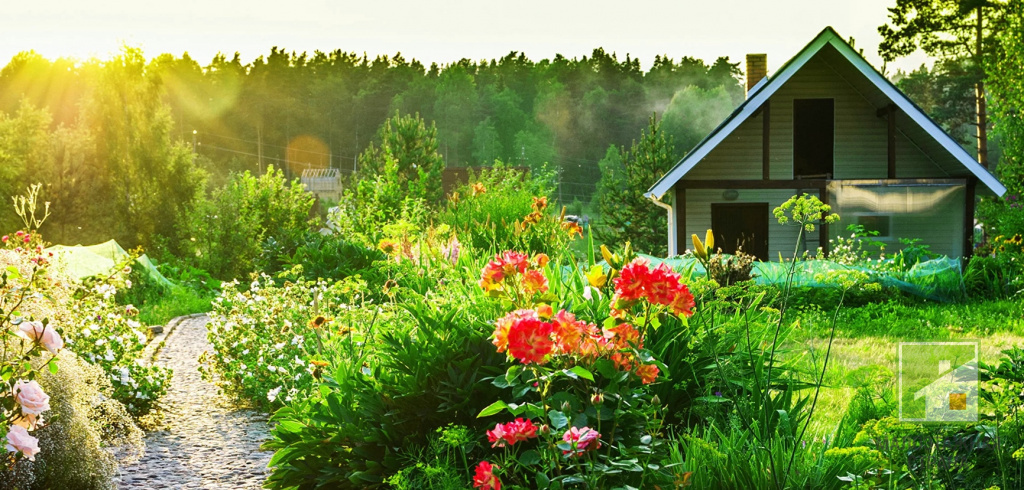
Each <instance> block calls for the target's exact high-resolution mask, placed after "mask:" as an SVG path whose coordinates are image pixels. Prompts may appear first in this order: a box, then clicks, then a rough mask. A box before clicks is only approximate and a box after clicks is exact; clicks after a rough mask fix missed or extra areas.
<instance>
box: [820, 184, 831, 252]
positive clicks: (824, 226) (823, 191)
mask: <svg viewBox="0 0 1024 490" xmlns="http://www.w3.org/2000/svg"><path fill="white" fill-rule="evenodd" d="M818 199H820V200H821V202H822V203H823V204H828V185H827V184H826V185H824V186H822V187H819V188H818ZM818 246H820V247H821V251H822V253H824V254H825V258H828V253H829V250H828V223H826V222H824V221H822V223H821V226H820V227H819V228H818Z"/></svg>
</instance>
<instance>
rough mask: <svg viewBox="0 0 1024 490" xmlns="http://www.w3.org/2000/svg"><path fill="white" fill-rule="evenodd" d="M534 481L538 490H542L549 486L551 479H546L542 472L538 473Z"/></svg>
mask: <svg viewBox="0 0 1024 490" xmlns="http://www.w3.org/2000/svg"><path fill="white" fill-rule="evenodd" d="M534 479H535V480H537V489H538V490H543V489H545V488H548V486H549V485H551V479H550V478H548V475H545V474H544V472H542V471H538V472H537V476H536V477H535V478H534Z"/></svg>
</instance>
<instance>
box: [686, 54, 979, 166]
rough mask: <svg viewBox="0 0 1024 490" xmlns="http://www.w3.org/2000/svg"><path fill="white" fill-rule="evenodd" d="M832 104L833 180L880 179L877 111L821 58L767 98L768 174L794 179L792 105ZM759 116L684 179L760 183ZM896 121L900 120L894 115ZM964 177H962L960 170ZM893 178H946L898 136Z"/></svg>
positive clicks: (882, 135) (882, 162)
mask: <svg viewBox="0 0 1024 490" xmlns="http://www.w3.org/2000/svg"><path fill="white" fill-rule="evenodd" d="M817 98H820V99H833V100H834V101H835V132H836V135H835V150H834V155H835V174H834V175H833V178H834V179H884V178H886V177H887V168H888V148H889V147H888V141H887V132H888V128H887V121H886V119H885V117H879V116H878V115H877V110H878V109H879V108H878V107H875V106H874V105H872V104H871V103H870V102H869V101H868V100H867V99H866V98H865V97H864V96H862V95H861V94H860V93H858V92H857V90H856V89H855V88H854V87H853V86H852V85H850V84H849V83H847V82H846V80H845V79H843V78H842V76H841V75H839V73H837V72H836V71H835V70H833V69H832V68H831V67H830V66H829V65H828V63H827V62H826V61H825V60H824V57H823V56H815V57H814V58H811V60H810V61H808V62H807V64H806V65H804V67H803V69H801V70H800V71H799V72H798V73H796V74H794V75H793V77H792V78H790V79H789V81H787V82H786V83H785V84H784V85H783V86H782V87H780V88H779V90H778V91H777V92H776V93H775V94H774V95H772V97H771V99H770V104H771V110H770V115H769V119H770V120H771V127H770V131H769V140H770V142H769V159H770V165H769V176H770V177H771V179H774V180H788V179H792V178H793V101H794V100H795V99H817ZM763 117H764V113H763V112H761V113H758V115H757V116H756V117H752V118H750V119H747V120H746V121H744V122H743V123H741V124H740V125H739V127H738V128H736V130H735V131H733V133H732V134H730V135H729V136H728V137H727V138H726V139H725V140H724V141H722V143H721V144H720V145H718V146H717V147H715V149H714V150H712V151H711V152H710V153H708V156H707V157H705V158H704V159H703V160H702V161H701V162H700V164H698V165H697V166H696V167H694V168H693V170H691V171H690V172H689V173H687V174H686V176H685V177H684V178H683V180H713V179H752V180H756V179H761V178H762V175H761V170H762V169H761V162H762V128H763V124H764V122H763V120H762V118H763ZM897 117H900V116H897ZM963 174H966V170H964V172H963ZM896 177H897V178H929V177H936V178H947V177H950V175H949V174H947V173H946V172H944V171H943V170H942V169H941V168H939V166H938V165H936V164H935V162H933V161H932V160H931V159H930V158H929V157H928V156H927V155H926V154H925V153H924V152H923V151H921V149H920V148H918V147H917V145H915V144H914V143H913V142H911V141H910V139H908V138H907V137H906V136H904V135H903V134H902V133H897V135H896Z"/></svg>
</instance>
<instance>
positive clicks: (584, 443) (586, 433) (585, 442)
mask: <svg viewBox="0 0 1024 490" xmlns="http://www.w3.org/2000/svg"><path fill="white" fill-rule="evenodd" d="M600 437H601V434H599V433H598V432H597V431H596V430H594V429H591V428H590V427H581V428H576V427H570V428H569V430H567V431H565V434H563V435H562V440H563V441H565V442H568V443H569V444H570V445H571V446H570V447H571V450H570V451H562V454H569V453H572V454H573V455H574V456H576V455H579V454H581V453H583V452H584V451H587V450H590V449H597V448H599V447H601V441H600Z"/></svg>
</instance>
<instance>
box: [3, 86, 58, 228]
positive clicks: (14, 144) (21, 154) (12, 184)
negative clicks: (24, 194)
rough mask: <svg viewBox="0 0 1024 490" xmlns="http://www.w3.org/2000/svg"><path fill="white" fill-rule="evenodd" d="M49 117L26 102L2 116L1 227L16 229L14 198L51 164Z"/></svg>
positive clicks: (35, 180) (37, 178)
mask: <svg viewBox="0 0 1024 490" xmlns="http://www.w3.org/2000/svg"><path fill="white" fill-rule="evenodd" d="M49 127H50V114H49V113H48V112H46V111H45V110H42V109H36V108H35V107H33V106H32V105H31V104H29V103H28V102H25V101H23V102H22V104H21V105H20V106H19V107H18V111H17V112H16V113H15V114H14V115H11V116H9V115H6V114H3V113H0V226H3V227H4V229H5V230H7V229H10V228H11V227H12V226H17V223H18V221H17V219H16V217H15V216H14V213H13V212H12V211H11V207H10V204H11V196H15V195H18V194H21V191H22V189H23V188H24V187H25V186H26V185H28V184H29V183H34V182H37V181H39V180H40V178H39V176H38V175H34V174H36V173H37V172H38V170H39V169H41V168H43V167H45V166H46V163H47V160H49V157H50V154H49V151H48V149H49V138H50V135H49Z"/></svg>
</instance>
